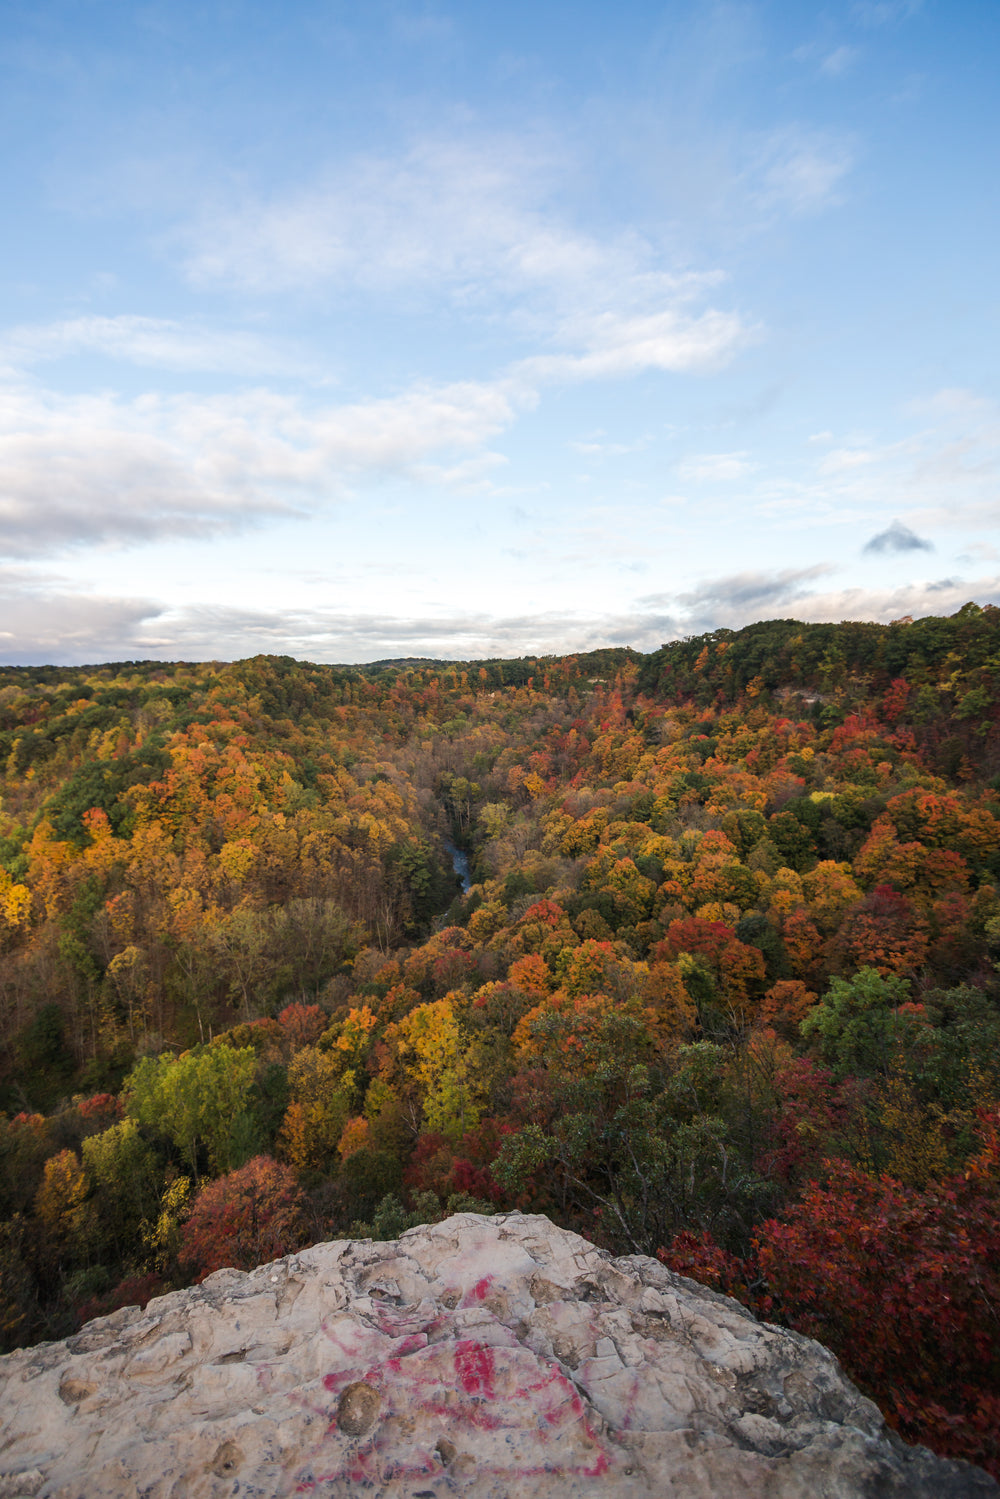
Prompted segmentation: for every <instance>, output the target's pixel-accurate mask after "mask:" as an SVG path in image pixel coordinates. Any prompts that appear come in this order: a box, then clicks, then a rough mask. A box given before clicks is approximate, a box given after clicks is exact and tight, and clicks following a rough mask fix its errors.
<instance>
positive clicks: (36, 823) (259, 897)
mask: <svg viewBox="0 0 1000 1499" xmlns="http://www.w3.org/2000/svg"><path fill="white" fill-rule="evenodd" d="M998 686H1000V609H995V608H984V609H981V608H979V607H978V606H976V605H974V604H968V605H966V606H965V608H964V609H962V610H961V611H960V612H959V613H958V614H956V615H954V616H952V617H951V618H947V619H944V618H925V619H919V620H917V621H915V622H909V621H903V622H899V623H896V624H893V625H884V626H883V625H874V624H859V623H846V624H841V625H804V624H801V623H799V622H796V621H794V620H772V621H768V622H766V623H761V624H757V625H753V626H750V627H748V628H746V629H744V630H741V631H729V630H719V631H716V632H715V633H713V634H711V635H706V636H701V637H698V638H694V639H688V640H684V641H680V642H677V643H675V644H671V645H667V646H664V647H662V648H661V649H660V650H659V651H657V652H655V653H653V654H651V655H647V656H643V655H640V654H639V653H637V652H634V651H631V650H628V649H606V650H600V651H594V652H591V653H589V654H585V655H576V656H567V657H564V658H556V657H547V658H537V659H535V658H531V659H518V660H503V661H501V660H489V661H482V662H469V663H452V662H440V661H426V660H400V661H390V662H380V663H376V664H374V665H371V666H364V667H337V666H318V665H309V664H306V663H302V662H297V661H294V660H292V659H290V658H285V657H257V658H255V659H253V660H247V661H240V662H236V663H233V664H219V663H209V664H200V665H196V664H190V663H179V664H174V665H164V664H162V663H158V662H123V663H122V662H120V663H116V664H113V665H105V666H96V667H82V668H75V667H74V668H63V667H46V668H14V667H6V668H0V777H2V781H0V794H2V803H0V940H2V953H0V1348H2V1350H3V1351H6V1350H9V1349H11V1348H15V1347H19V1346H22V1345H24V1344H27V1343H31V1342H36V1341H38V1340H40V1339H44V1338H51V1337H63V1336H66V1335H67V1334H69V1333H71V1332H72V1331H73V1330H74V1329H75V1328H76V1327H78V1326H79V1325H80V1323H81V1321H82V1320H85V1319H87V1318H89V1317H93V1316H96V1315H102V1314H105V1313H108V1312H111V1311H113V1310H114V1309H115V1308H117V1307H120V1306H123V1305H127V1304H134V1303H136V1302H144V1301H145V1300H147V1299H148V1298H149V1297H151V1296H155V1295H158V1294H161V1293H162V1292H164V1291H166V1290H169V1289H171V1288H173V1287H176V1286H180V1285H184V1284H187V1283H190V1282H191V1281H193V1280H196V1279H198V1278H199V1277H203V1276H205V1275H207V1274H209V1273H211V1272H212V1271H213V1270H216V1269H218V1268H220V1267H221V1266H225V1265H232V1264H235V1265H239V1266H241V1267H244V1268H249V1267H251V1266H252V1265H254V1264H257V1263H260V1262H261V1261H265V1260H267V1259H270V1258H274V1257H275V1256H278V1255H281V1254H284V1253H287V1252H290V1251H292V1250H294V1249H296V1248H299V1247H301V1246H302V1245H304V1244H307V1243H310V1242H314V1241H317V1240H323V1239H334V1238H341V1237H346V1236H349V1235H354V1236H357V1235H371V1236H374V1237H377V1238H391V1237H394V1236H395V1235H397V1234H398V1233H399V1232H401V1231H402V1230H403V1229H404V1228H406V1227H408V1226H410V1225H411V1224H416V1223H420V1222H427V1221H429V1220H433V1219H439V1218H442V1217H444V1216H446V1215H447V1214H448V1213H449V1212H454V1211H456V1210H472V1211H478V1212H493V1211H496V1210H499V1209H509V1208H515V1207H516V1208H522V1209H524V1210H526V1211H532V1212H544V1213H547V1214H549V1215H550V1216H551V1217H552V1218H553V1219H554V1220H555V1221H556V1222H557V1223H560V1224H563V1225H565V1226H567V1227H570V1228H573V1229H576V1230H578V1231H579V1232H581V1233H584V1234H586V1235H587V1237H588V1238H590V1239H592V1240H593V1241H595V1242H596V1243H598V1244H601V1245H603V1246H605V1247H607V1248H608V1249H610V1250H612V1251H613V1252H615V1253H619V1254H621V1253H626V1254H627V1253H633V1252H635V1253H642V1254H651V1255H658V1256H659V1257H660V1258H661V1259H662V1260H663V1261H665V1263H666V1264H668V1265H669V1266H670V1267H672V1268H673V1269H675V1270H678V1271H680V1272H682V1273H684V1274H689V1275H692V1276H694V1277H695V1278H697V1279H699V1280H702V1281H704V1282H707V1283H708V1284H709V1285H712V1286H714V1287H716V1288H717V1289H719V1290H721V1291H723V1292H725V1293H727V1294H729V1295H733V1296H736V1297H738V1298H739V1299H741V1300H742V1301H744V1302H745V1303H747V1304H748V1305H749V1306H750V1307H752V1309H753V1310H754V1311H755V1312H757V1313H758V1315H761V1316H763V1317H765V1318H767V1319H768V1320H770V1321H776V1322H780V1323H783V1324H785V1325H787V1326H791V1327H793V1328H796V1329H798V1330H800V1331H802V1332H805V1333H808V1334H809V1335H811V1336H815V1337H818V1338H820V1339H821V1340H822V1341H824V1342H825V1343H827V1344H828V1345H829V1346H830V1347H832V1348H833V1349H834V1351H835V1352H836V1353H837V1354H838V1356H839V1357H840V1358H841V1360H842V1362H843V1364H844V1366H845V1368H846V1369H847V1371H848V1373H849V1374H850V1375H851V1377H852V1378H854V1379H855V1380H856V1381H857V1383H858V1384H859V1385H860V1386H861V1387H862V1388H863V1389H864V1390H865V1391H866V1393H868V1394H870V1395H871V1396H872V1398H873V1399H875V1400H877V1401H878V1403H879V1404H880V1406H881V1407H882V1409H883V1411H884V1412H885V1413H886V1416H887V1418H888V1419H889V1421H890V1422H891V1423H892V1425H893V1426H895V1427H896V1429H897V1430H898V1431H900V1433H901V1434H902V1435H903V1436H905V1437H906V1438H907V1439H908V1440H911V1441H912V1440H920V1441H924V1442H926V1443H928V1444H929V1445H931V1446H932V1447H934V1448H935V1449H936V1450H938V1451H939V1452H942V1453H945V1454H948V1455H953V1456H960V1457H965V1458H968V1459H969V1460H971V1461H973V1462H977V1463H980V1464H982V1465H983V1466H986V1467H988V1468H989V1469H990V1471H992V1472H993V1473H994V1474H995V1475H997V1476H1000V1438H998V1435H997V1433H998V1431H1000V973H998V969H1000V693H998ZM456 869H460V870H462V871H463V876H462V877H459V875H457V874H456V872H455V871H456ZM466 870H467V871H468V873H467V875H465V874H464V871H466Z"/></svg>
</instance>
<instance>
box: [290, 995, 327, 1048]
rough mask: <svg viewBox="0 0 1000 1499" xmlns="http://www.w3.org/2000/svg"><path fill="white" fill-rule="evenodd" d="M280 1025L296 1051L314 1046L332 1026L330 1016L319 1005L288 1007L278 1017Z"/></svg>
mask: <svg viewBox="0 0 1000 1499" xmlns="http://www.w3.org/2000/svg"><path fill="white" fill-rule="evenodd" d="M278 1023H279V1024H280V1025H281V1027H282V1029H283V1030H284V1031H285V1033H286V1034H287V1036H288V1039H289V1041H291V1043H292V1049H293V1050H294V1051H301V1049H302V1047H303V1046H314V1045H315V1043H316V1042H317V1041H318V1040H319V1038H320V1036H322V1034H323V1032H324V1031H325V1030H326V1028H327V1026H328V1025H329V1024H330V1020H329V1016H328V1015H327V1013H326V1011H325V1010H321V1009H320V1007H319V1005H301V1004H294V1005H286V1006H285V1008H284V1009H283V1010H282V1012H281V1014H280V1015H279V1016H278Z"/></svg>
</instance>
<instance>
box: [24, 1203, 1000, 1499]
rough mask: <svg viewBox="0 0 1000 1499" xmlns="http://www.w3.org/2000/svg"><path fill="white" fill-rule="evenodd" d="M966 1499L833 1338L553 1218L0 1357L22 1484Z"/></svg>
mask: <svg viewBox="0 0 1000 1499" xmlns="http://www.w3.org/2000/svg"><path fill="white" fill-rule="evenodd" d="M285 1494H289V1495H290V1494H305V1495H315V1496H317V1499H327V1496H328V1499H333V1496H338V1499H340V1496H343V1499H347V1496H350V1499H356V1496H360V1495H371V1496H378V1499H445V1496H448V1495H467V1496H470V1499H473V1496H474V1499H556V1496H558V1499H570V1496H576V1495H579V1496H587V1499H598V1496H601V1495H614V1496H616V1499H619V1496H620V1499H640V1496H643V1499H647V1496H653V1495H656V1496H671V1499H703V1496H704V1499H709V1496H712V1499H716V1496H720V1499H731V1496H740V1499H757V1496H760V1499H764V1496H767V1499H800V1496H801V1499H823V1496H828V1499H854V1496H857V1499H862V1496H864V1499H874V1496H876V1495H877V1496H879V1499H890V1496H898V1499H923V1496H926V1499H958V1496H962V1499H964V1496H977V1499H978V1496H983V1499H986V1496H988V1495H989V1496H997V1495H1000V1487H998V1486H997V1485H996V1484H995V1483H994V1482H993V1481H992V1479H991V1478H989V1477H988V1475H987V1474H985V1473H983V1472H981V1471H980V1470H979V1469H976V1468H972V1467H969V1466H968V1465H966V1464H964V1463H954V1462H947V1461H944V1460H943V1459H940V1458H937V1457H934V1456H933V1455H932V1454H931V1453H929V1452H928V1451H927V1450H926V1449H924V1448H921V1447H908V1446H905V1445H904V1444H903V1443H902V1442H900V1441H899V1440H898V1439H897V1438H896V1437H895V1436H893V1435H892V1434H891V1433H889V1432H888V1431H887V1430H886V1427H885V1425H884V1423H883V1421H882V1418H881V1416H880V1415H879V1413H878V1411H877V1410H876V1408H875V1406H874V1405H873V1404H872V1403H871V1402H870V1401H869V1400H866V1399H865V1398H864V1397H863V1396H862V1395H861V1394H859V1392H858V1391H857V1390H856V1389H855V1388H854V1387H853V1386H852V1385H851V1384H850V1383H849V1382H848V1381H847V1380H846V1379H845V1378H844V1376H843V1374H842V1373H841V1372H840V1368H839V1366H838V1364H837V1362H836V1360H835V1359H834V1358H833V1356H832V1355H831V1354H830V1353H828V1352H827V1351H826V1350H825V1349H824V1348H822V1347H821V1346H820V1345H819V1344H818V1343H814V1342H812V1341H810V1340H809V1339H808V1338H803V1337H800V1336H798V1335H797V1334H795V1333H790V1332H784V1331H782V1330H780V1329H779V1328H776V1327H771V1326H769V1325H767V1324H764V1323H760V1322H757V1321H756V1320H755V1319H754V1318H753V1317H752V1316H751V1315H750V1314H749V1313H748V1312H746V1311H744V1310H743V1309H742V1308H741V1307H740V1306H738V1305H737V1303H735V1302H733V1301H730V1300H728V1299H727V1298H726V1297H723V1296H720V1295H717V1294H716V1293H714V1292H712V1291H708V1290H706V1289H705V1288H704V1287H701V1286H698V1285H695V1283H694V1282H693V1281H689V1280H685V1279H684V1278H683V1277H681V1276H677V1275H674V1274H672V1273H671V1272H670V1271H668V1270H666V1269H664V1267H663V1266H662V1265H660V1264H658V1263H657V1261H655V1260H652V1259H646V1258H644V1257H642V1256H636V1255H631V1256H628V1257H626V1258H623V1259H613V1258H611V1257H610V1256H609V1255H607V1254H605V1253H604V1252H602V1251H601V1250H598V1249H595V1248H594V1246H593V1245H592V1244H589V1243H588V1242H587V1241H586V1240H585V1239H582V1238H580V1237H579V1236H578V1235H576V1234H572V1233H567V1232H565V1231H564V1230H562V1229H558V1228H556V1227H554V1226H553V1224H552V1223H550V1222H549V1220H548V1219H547V1218H543V1217H537V1216H535V1217H528V1216H524V1215H522V1214H519V1213H508V1214H504V1215H500V1216H497V1217H495V1218H481V1217H477V1216H475V1215H473V1214H460V1215H458V1216H456V1217H453V1218H449V1219H448V1220H447V1221H446V1222H444V1223H438V1224H435V1225H432V1226H429V1227H424V1228H417V1229H411V1230H410V1231H409V1232H408V1233H406V1234H404V1235H403V1236H402V1238H400V1239H399V1240H398V1242H396V1243H390V1244H375V1243H372V1242H370V1241H368V1240H363V1241H355V1242H345V1241H341V1242H337V1243H331V1244H318V1245H315V1246H314V1247H313V1248H311V1249H307V1250H305V1251H303V1252H302V1253H301V1254H297V1255H290V1256H288V1257H287V1258H286V1259H283V1260H278V1261H276V1262H275V1263H274V1264H271V1265H264V1266H261V1267H260V1268H259V1269H257V1270H255V1271H253V1272H252V1273H251V1274H248V1275H244V1274H242V1273H240V1272H239V1271H236V1270H222V1271H219V1272H218V1273H217V1274H215V1275H212V1276H210V1277H209V1278H208V1279H207V1280H206V1281H205V1282H204V1284H203V1285H201V1286H196V1287H194V1288H193V1289H191V1290H187V1291H176V1292H173V1293H172V1294H170V1295H168V1296H162V1297H160V1298H158V1299H157V1300H155V1301H151V1302H150V1303H149V1305H148V1306H147V1307H146V1309H145V1310H144V1311H140V1310H139V1309H138V1308H137V1307H127V1308H125V1309H124V1310H122V1311H120V1312H116V1313H115V1314H114V1315H113V1316H110V1317H103V1318H100V1319H98V1320H97V1321H94V1322H90V1323H88V1324H87V1326H86V1327H84V1328H83V1329H82V1331H81V1332H80V1333H78V1334H77V1335H76V1336H75V1337H72V1338H68V1339H67V1340H66V1341H65V1342H62V1343H48V1344H43V1345H41V1346H40V1347H36V1348H29V1349H24V1350H22V1351H20V1352H17V1353H13V1354H10V1355H9V1356H8V1357H6V1358H4V1359H0V1499H14V1496H21V1495H24V1496H31V1499H104V1496H129V1499H132V1496H142V1499H200V1496H212V1499H221V1496H223V1495H239V1496H241V1499H263V1496H268V1499H271V1496H275V1495H285Z"/></svg>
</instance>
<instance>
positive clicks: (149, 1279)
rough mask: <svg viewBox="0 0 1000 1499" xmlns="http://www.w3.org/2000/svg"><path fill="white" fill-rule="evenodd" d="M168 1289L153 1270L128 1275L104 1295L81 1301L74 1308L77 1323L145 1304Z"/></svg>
mask: <svg viewBox="0 0 1000 1499" xmlns="http://www.w3.org/2000/svg"><path fill="white" fill-rule="evenodd" d="M169 1289H170V1287H169V1286H168V1285H167V1282H166V1281H165V1280H164V1279H163V1276H162V1275H160V1274H158V1273H157V1271H155V1270H151V1271H150V1272H149V1274H147V1275H129V1276H127V1277H126V1278H125V1280H121V1281H119V1282H118V1284H117V1285H116V1286H115V1287H114V1289H113V1290H111V1291H108V1292H106V1294H105V1295H103V1296H92V1297H90V1299H89V1300H87V1301H81V1303H80V1305H79V1306H78V1307H77V1308H76V1315H77V1317H78V1319H79V1325H80V1326H81V1327H82V1326H83V1324H84V1323H85V1322H90V1321H92V1320H93V1318H94V1317H108V1316H110V1315H111V1313H112V1312H117V1311H119V1310H120V1309H121V1307H123V1306H145V1305H146V1302H147V1301H150V1300H152V1298H153V1297H154V1296H162V1295H163V1293H164V1292H165V1291H168V1290H169Z"/></svg>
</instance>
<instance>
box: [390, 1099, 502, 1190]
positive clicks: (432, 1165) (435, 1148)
mask: <svg viewBox="0 0 1000 1499" xmlns="http://www.w3.org/2000/svg"><path fill="white" fill-rule="evenodd" d="M511 1130H512V1126H511V1125H509V1124H499V1123H498V1122H497V1121H496V1120H493V1119H484V1120H482V1122H481V1123H480V1124H477V1125H476V1127H475V1129H470V1130H466V1132H465V1134H464V1135H463V1136H462V1138H461V1140H460V1141H459V1142H458V1144H457V1145H452V1144H450V1143H449V1142H448V1141H447V1140H446V1139H445V1137H444V1135H440V1134H438V1133H436V1132H435V1131H432V1130H428V1131H427V1132H426V1133H425V1134H422V1135H421V1136H420V1138H419V1139H418V1140H417V1143H416V1145H415V1147H414V1150H413V1154H412V1156H411V1157H410V1162H409V1165H408V1166H407V1168H406V1171H405V1173H404V1175H403V1182H404V1184H405V1185H406V1186H407V1187H410V1188H413V1189H415V1190H416V1191H421V1192H434V1193H436V1195H437V1196H438V1197H439V1198H440V1199H441V1201H442V1202H447V1200H448V1198H449V1197H450V1196H451V1194H452V1193H453V1192H468V1193H469V1195H470V1196H472V1197H479V1198H482V1199H484V1200H485V1201H488V1202H497V1203H499V1202H501V1201H503V1193H502V1192H501V1190H500V1188H499V1187H498V1186H497V1184H496V1182H495V1181H494V1180H493V1173H492V1172H491V1170H490V1166H491V1164H492V1163H493V1161H495V1160H496V1157H497V1155H498V1153H499V1150H500V1146H501V1144H502V1143H503V1138H504V1136H505V1135H509V1134H510V1133H511Z"/></svg>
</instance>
